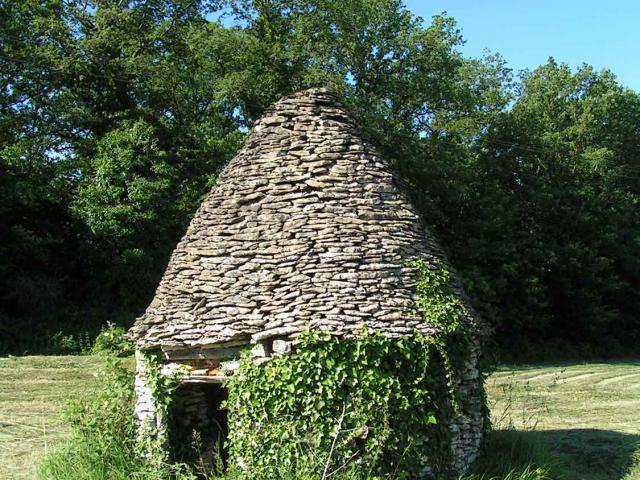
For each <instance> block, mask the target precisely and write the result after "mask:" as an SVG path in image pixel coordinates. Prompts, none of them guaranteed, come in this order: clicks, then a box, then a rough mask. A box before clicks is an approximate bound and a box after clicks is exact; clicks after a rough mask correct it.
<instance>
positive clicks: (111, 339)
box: [91, 323, 135, 357]
mask: <svg viewBox="0 0 640 480" xmlns="http://www.w3.org/2000/svg"><path fill="white" fill-rule="evenodd" d="M134 349H135V348H134V346H133V344H132V343H131V342H130V341H129V339H128V338H127V331H126V330H125V329H124V328H123V327H119V326H118V325H114V324H112V323H109V324H107V326H106V328H105V327H102V330H101V331H100V333H99V334H98V336H97V337H96V339H95V341H94V342H93V346H92V347H91V353H107V354H111V355H115V356H117V357H128V356H130V355H132V354H133V352H134Z"/></svg>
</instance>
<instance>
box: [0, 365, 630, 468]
mask: <svg viewBox="0 0 640 480" xmlns="http://www.w3.org/2000/svg"><path fill="white" fill-rule="evenodd" d="M98 365H99V360H98V359H97V358H95V357H91V356H82V357H70V356H66V357H22V358H8V359H0V479H3V480H4V479H7V480H8V479H30V478H34V474H35V467H36V465H37V463H38V461H39V460H40V459H41V458H42V457H43V456H44V455H45V453H47V452H48V451H51V449H53V448H55V447H56V446H58V445H60V443H61V441H62V440H63V439H64V438H65V436H66V435H67V433H68V429H67V427H66V425H65V424H64V422H63V421H62V420H61V419H60V412H61V409H62V407H63V405H64V403H65V400H66V398H68V397H69V396H82V395H90V394H91V392H92V391H93V387H94V385H95V378H94V376H93V374H94V373H95V371H96V370H97V368H98ZM487 389H488V392H489V398H490V405H491V410H492V415H493V418H494V425H495V427H496V430H495V431H494V432H492V434H491V436H490V438H489V443H488V447H487V450H486V453H485V455H484V456H483V458H481V459H480V461H479V463H478V465H477V466H476V468H475V469H474V472H473V473H472V474H470V475H469V476H467V477H466V480H489V479H508V480H544V479H565V480H640V415H639V414H638V413H639V412H640V362H610V363H587V364H578V365H576V364H571V365H569V364H567V365H562V364H556V365H545V366H539V365H538V366H515V367H501V368H500V369H498V370H497V371H496V372H495V373H494V374H493V375H492V376H491V377H490V378H489V379H488V382H487ZM509 472H511V477H509V476H508V475H509Z"/></svg>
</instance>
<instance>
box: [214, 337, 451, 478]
mask: <svg viewBox="0 0 640 480" xmlns="http://www.w3.org/2000/svg"><path fill="white" fill-rule="evenodd" d="M432 347H433V342H432V340H431V339H430V338H427V337H422V336H419V335H416V336H413V337H411V338H400V339H388V338H384V337H381V336H378V335H375V336H368V335H366V334H365V335H363V336H360V337H358V338H356V339H353V340H350V341H345V340H339V339H336V338H331V337H325V336H321V335H314V334H311V333H309V334H307V335H306V336H305V338H304V339H303V340H302V343H301V344H300V345H299V346H298V348H297V349H296V352H295V353H294V354H292V355H290V356H287V357H281V358H275V359H272V360H271V361H270V362H268V363H267V364H265V365H262V366H257V365H254V364H253V363H252V362H251V360H250V359H249V358H246V359H245V360H244V361H243V362H242V366H241V369H240V371H239V372H238V373H237V375H235V376H234V377H233V379H232V380H231V381H230V383H229V399H228V403H227V407H228V411H229V427H230V434H229V445H230V457H231V459H230V462H232V463H233V464H235V465H238V466H240V467H242V469H243V470H244V471H245V472H246V474H247V475H249V476H250V477H251V478H273V477H275V476H277V475H279V474H280V472H281V469H283V468H285V469H286V468H292V469H293V470H294V471H295V470H296V468H297V467H298V466H300V465H307V466H308V464H309V462H308V455H309V452H313V453H314V454H315V455H316V456H317V457H318V458H319V459H320V460H319V461H317V462H315V465H316V467H317V468H318V469H320V470H318V471H316V472H315V473H316V475H321V474H322V471H323V470H327V469H328V471H337V470H341V469H342V468H344V467H345V466H346V465H350V464H351V463H354V464H357V465H358V467H359V469H360V470H361V471H368V472H370V473H371V474H372V475H373V476H376V475H383V474H394V475H397V478H404V476H408V477H407V478H413V476H414V475H415V474H416V473H417V472H418V471H419V470H420V469H421V467H422V466H423V465H424V464H425V463H427V462H428V464H430V465H432V466H433V467H434V468H439V469H441V471H442V469H444V468H446V467H445V465H446V455H447V447H446V446H444V447H443V445H446V436H447V428H446V425H447V422H448V421H449V420H450V416H451V414H452V410H451V399H450V398H449V397H448V395H447V391H446V389H445V388H443V386H442V384H441V383H442V380H443V378H444V372H443V371H442V369H443V368H444V365H443V364H442V361H441V359H440V358H439V355H438V353H437V350H436V349H434V348H432Z"/></svg>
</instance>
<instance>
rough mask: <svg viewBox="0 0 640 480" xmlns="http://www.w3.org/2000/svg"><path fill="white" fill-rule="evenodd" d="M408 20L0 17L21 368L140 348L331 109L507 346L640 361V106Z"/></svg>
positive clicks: (392, 5)
mask: <svg viewBox="0 0 640 480" xmlns="http://www.w3.org/2000/svg"><path fill="white" fill-rule="evenodd" d="M462 42H463V39H462V37H461V34H460V31H459V30H458V28H457V25H456V23H455V20H454V19H452V18H450V17H447V16H445V15H440V16H435V17H433V18H432V19H430V20H429V21H424V20H423V19H421V18H418V17H415V16H413V15H412V14H411V13H410V12H409V11H408V10H407V9H406V8H405V7H404V6H403V5H402V3H401V2H400V1H399V0H352V1H348V2H334V1H328V0H220V1H196V0H147V1H133V0H130V1H127V0H119V1H115V0H92V1H89V0H82V1H79V0H47V1H44V2H43V1H39V0H4V1H3V2H0V198H1V200H2V202H1V203H0V227H1V228H0V333H1V335H0V338H1V339H2V340H0V350H2V351H5V352H23V351H25V350H29V351H38V350H39V351H46V350H48V349H49V350H50V349H54V348H57V347H58V346H57V344H55V342H53V343H52V340H51V339H52V338H58V339H59V338H61V337H60V336H59V335H58V336H57V337H56V334H58V332H62V333H61V334H62V335H63V336H64V335H77V334H78V332H87V333H88V334H89V335H94V334H95V333H96V332H97V330H98V329H99V328H100V326H101V325H103V324H104V323H105V322H107V321H111V322H116V323H120V324H122V325H125V326H126V325H129V324H131V322H132V320H133V318H134V317H135V316H136V315H139V314H140V313H141V312H142V310H143V309H144V307H145V306H146V304H147V303H148V301H149V299H150V297H151V295H152V293H153V290H154V288H155V286H156V284H157V282H158V280H159V277H160V275H161V273H162V270H163V268H164V266H165V265H166V262H167V260H168V256H169V254H170V252H171V251H172V249H173V247H174V246H175V244H176V242H177V240H178V239H179V237H180V236H181V234H182V232H183V231H184V229H185V227H186V225H187V223H188V221H189V219H190V218H191V216H192V215H193V213H194V211H195V209H196V208H197V206H198V205H199V203H200V201H201V200H202V198H203V196H204V195H206V193H207V192H208V190H209V189H210V188H211V186H212V185H213V184H214V183H215V179H216V175H217V173H218V172H219V171H220V169H221V168H222V167H223V166H224V164H225V162H226V161H228V160H229V159H230V158H231V157H232V156H233V155H234V153H235V152H236V151H237V150H238V149H239V147H240V146H241V145H242V143H243V141H244V139H245V137H246V135H247V132H248V130H249V129H250V128H251V126H252V124H253V122H254V121H255V120H256V119H257V118H258V117H259V116H260V115H261V113H262V112H263V111H264V109H265V108H266V107H267V106H268V105H269V104H270V103H272V102H273V101H275V100H276V99H278V98H279V97H281V96H283V95H286V94H289V93H292V92H294V91H297V90H299V89H302V88H305V87H309V86H317V85H326V86H330V87H332V88H333V89H335V90H336V91H337V92H339V93H340V94H341V95H342V97H343V98H344V101H345V103H346V104H347V106H348V107H349V108H351V110H352V111H353V112H354V114H355V115H356V116H357V117H358V119H359V121H360V124H361V125H362V126H363V132H364V135H365V136H366V138H367V140H368V141H370V142H371V143H372V144H373V145H375V146H376V148H377V149H378V150H379V151H380V152H381V153H382V155H383V156H384V157H385V158H387V159H388V161H390V162H391V163H392V165H393V166H394V168H395V169H396V171H397V173H398V175H399V176H400V178H401V179H402V180H403V182H404V183H405V186H406V188H407V191H408V194H409V195H410V196H411V197H412V199H413V200H414V202H415V203H416V205H417V206H418V208H419V209H420V210H421V212H422V213H423V215H424V218H425V219H426V221H427V222H428V223H430V225H431V227H432V228H433V229H434V230H435V232H436V233H437V234H438V236H439V237H440V239H441V240H442V243H443V244H444V246H445V248H446V250H447V251H448V254H449V256H450V257H451V259H452V263H453V264H454V265H455V267H456V268H457V269H458V270H459V271H460V273H461V275H462V277H463V279H464V283H465V287H466V289H467V291H468V292H469V294H470V296H471V297H472V300H473V303H474V304H475V305H476V307H477V309H478V310H479V311H480V313H481V314H482V315H483V316H484V317H485V318H486V319H487V320H488V321H489V323H490V324H491V325H493V326H494V328H495V331H496V339H497V341H498V342H499V343H501V344H502V345H505V346H511V347H514V346H515V347H519V346H522V345H524V344H526V343H536V342H537V343H542V342H547V343H553V342H563V343H567V342H568V343H571V344H575V345H583V346H584V345H586V346H590V347H596V346H599V347H603V346H607V347H606V348H607V349H609V350H610V348H609V347H608V346H611V345H613V346H616V347H617V346H620V345H621V346H625V345H633V344H634V343H637V341H638V340H639V339H640V338H639V337H640V320H639V319H638V318H637V312H638V311H640V288H639V287H640V274H639V273H638V272H640V264H639V263H640V260H639V257H640V256H639V255H638V251H640V250H639V247H640V217H639V215H638V207H639V204H638V203H639V198H640V188H639V187H640V159H639V155H640V154H639V153H638V152H640V148H639V147H640V96H639V95H638V94H637V93H636V92H634V91H632V90H629V89H625V88H623V87H622V86H621V85H619V84H618V83H617V82H616V80H615V76H614V75H613V74H612V73H611V72H609V71H606V70H605V71H600V72H597V71H594V69H593V68H592V67H590V66H588V65H584V66H582V67H580V68H578V69H577V70H571V69H570V68H569V67H568V66H567V65H564V64H558V63H557V62H556V61H554V60H553V59H552V58H550V59H549V61H548V62H547V63H546V64H544V65H542V66H540V67H538V68H536V69H535V70H533V71H527V72H523V73H522V74H519V75H514V74H513V72H512V71H511V70H510V69H509V68H508V66H507V65H506V64H505V62H504V61H503V60H502V58H501V57H500V56H499V55H497V54H487V55H485V56H484V57H483V58H466V57H464V56H463V55H462V54H461V52H460V46H461V45H462Z"/></svg>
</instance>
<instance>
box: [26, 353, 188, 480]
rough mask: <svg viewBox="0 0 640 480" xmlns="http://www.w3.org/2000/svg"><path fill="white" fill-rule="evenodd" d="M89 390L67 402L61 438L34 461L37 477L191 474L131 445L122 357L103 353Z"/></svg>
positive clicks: (117, 478)
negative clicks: (65, 428) (67, 427)
mask: <svg viewBox="0 0 640 480" xmlns="http://www.w3.org/2000/svg"><path fill="white" fill-rule="evenodd" d="M103 358H104V361H103V365H102V366H101V367H100V369H99V370H98V372H97V375H98V377H99V381H98V387H97V390H96V391H95V392H92V394H91V395H88V396H86V397H84V398H82V399H76V400H73V401H71V402H70V403H69V405H68V406H67V408H66V410H65V413H64V417H65V419H66V420H67V422H68V423H69V424H70V427H71V434H70V436H69V438H68V439H67V441H66V442H65V443H64V444H63V445H62V446H61V447H60V448H59V449H57V450H56V451H54V452H52V453H51V454H49V455H48V456H47V457H45V459H44V461H43V462H42V463H41V464H40V465H39V467H38V473H37V477H38V479H40V480H61V479H64V480H80V479H82V480H104V479H110V480H127V479H145V480H164V479H169V478H172V479H178V478H180V479H187V478H194V477H193V476H192V475H190V474H188V472H187V471H186V470H184V469H183V468H182V467H181V466H174V465H163V464H157V463H154V462H150V461H147V460H146V459H145V458H144V456H142V455H140V453H139V452H138V450H137V448H136V438H135V435H136V432H135V420H134V416H133V407H134V402H135V396H134V390H133V374H132V372H131V370H130V369H129V368H127V366H126V360H123V359H118V358H116V357H114V356H113V355H104V356H103Z"/></svg>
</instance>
